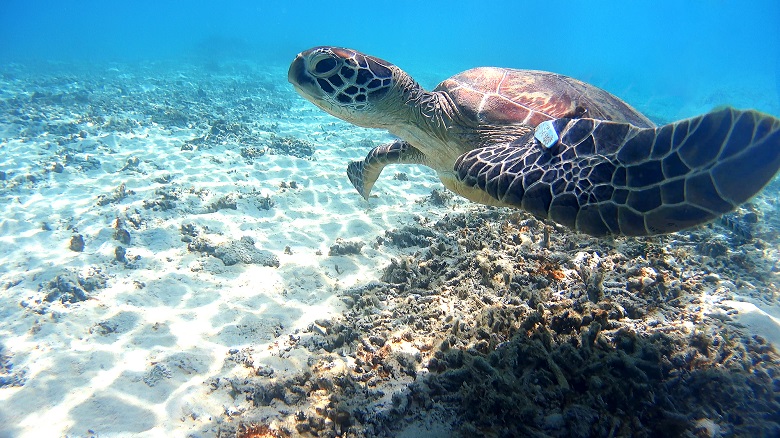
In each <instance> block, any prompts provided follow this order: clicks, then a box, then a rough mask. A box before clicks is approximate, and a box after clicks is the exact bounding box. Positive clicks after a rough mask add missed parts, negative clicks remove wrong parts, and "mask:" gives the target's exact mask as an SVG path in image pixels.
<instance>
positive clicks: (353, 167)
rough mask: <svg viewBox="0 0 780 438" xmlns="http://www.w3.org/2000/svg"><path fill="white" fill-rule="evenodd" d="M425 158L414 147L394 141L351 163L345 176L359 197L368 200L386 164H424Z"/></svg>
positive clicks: (403, 142)
mask: <svg viewBox="0 0 780 438" xmlns="http://www.w3.org/2000/svg"><path fill="white" fill-rule="evenodd" d="M424 160H425V156H424V155H423V154H422V153H421V152H420V151H419V150H417V149H415V147H414V146H412V145H410V144H409V143H407V142H405V141H403V140H396V141H394V142H392V143H386V144H383V145H381V146H377V147H375V148H374V149H371V151H370V152H369V153H368V155H366V158H364V159H363V160H359V161H353V162H351V163H349V165H348V166H347V176H348V177H349V180H350V181H351V182H352V185H353V186H355V189H357V191H358V193H360V196H362V197H363V198H364V199H366V200H368V195H369V194H370V193H371V189H372V188H373V187H374V183H375V182H376V180H377V179H378V178H379V174H381V173H382V169H384V168H385V166H387V165H388V164H425V163H424Z"/></svg>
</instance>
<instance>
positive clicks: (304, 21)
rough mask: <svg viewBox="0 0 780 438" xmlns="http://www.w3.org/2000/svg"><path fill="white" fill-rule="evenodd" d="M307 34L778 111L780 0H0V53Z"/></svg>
mask: <svg viewBox="0 0 780 438" xmlns="http://www.w3.org/2000/svg"><path fill="white" fill-rule="evenodd" d="M315 45H341V46H346V47H351V48H355V49H358V50H361V51H363V52H366V53H370V54H374V55H376V56H379V57H383V58H385V59H387V60H390V61H391V62H394V63H396V64H398V65H400V66H402V67H403V68H405V69H406V70H408V71H409V72H410V73H412V74H415V73H416V72H422V71H425V70H430V69H435V70H436V71H437V72H440V75H439V76H438V77H434V75H431V77H430V78H428V77H423V78H421V79H420V80H421V82H422V83H423V84H424V85H426V86H433V85H435V83H436V82H438V80H440V79H443V78H445V77H447V76H449V75H451V74H453V73H456V72H458V71H460V70H464V69H467V68H470V67H473V66H478V65H496V66H505V67H515V68H529V69H542V70H551V71H556V72H559V73H564V74H568V75H571V76H576V77H578V78H581V79H584V80H586V81H589V82H592V83H594V84H596V85H600V86H603V87H605V88H607V89H609V90H610V91H613V92H615V93H619V95H621V96H622V97H625V98H626V99H627V100H632V101H634V102H636V100H646V99H651V98H652V97H653V96H658V95H663V96H671V97H673V98H676V99H681V100H685V99H688V98H690V96H691V95H692V94H695V93H696V92H699V89H700V88H701V87H703V86H704V87H710V88H716V85H717V84H727V85H728V86H729V87H731V88H732V89H740V88H745V89H747V90H751V92H754V93H756V96H748V97H746V98H745V99H736V100H738V101H736V102H719V101H717V102H713V105H719V104H736V105H741V106H745V105H749V106H753V107H756V108H758V109H762V110H764V111H770V112H774V113H777V112H778V111H777V110H778V107H780V105H779V104H778V100H780V96H779V95H780V85H778V80H777V79H776V78H777V76H778V75H780V73H779V72H778V65H780V61H778V57H779V56H780V3H779V2H777V1H774V0H760V1H751V2H747V3H746V2H744V1H737V0H718V1H686V2H680V1H677V0H663V1H655V0H653V1H648V0H643V1H632V2H618V1H614V2H611V1H600V0H596V1H594V0H588V1H581V0H577V1H536V2H526V1H523V2H515V1H504V2H490V3H485V2H481V1H447V2H444V1H432V2H421V1H409V0H401V1H396V2H343V1H341V2H322V1H310V0H308V1H299V2H284V1H263V2H255V1H236V0H231V1H222V2H212V1H187V2H184V1H167V2H161V1H149V0H142V1H40V0H38V1H36V0H33V1H23V0H4V1H3V2H2V5H0V61H2V62H8V61H19V60H29V59H35V60H55V59H56V60H79V61H91V62H100V61H105V60H141V59H176V58H180V57H206V58H220V57H228V56H239V57H246V58H250V59H256V60H258V61H259V62H276V63H285V62H289V60H291V59H292V57H293V56H294V54H295V53H297V52H299V51H301V50H304V49H306V48H308V47H311V46H315ZM759 83H761V84H759ZM762 87H763V88H762ZM756 90H757V91H756ZM759 96H760V97H761V99H757V98H755V97H759ZM714 100H718V99H714ZM732 100H735V99H732ZM636 104H637V105H640V106H641V104H642V102H638V103H636ZM676 115H677V114H672V116H676Z"/></svg>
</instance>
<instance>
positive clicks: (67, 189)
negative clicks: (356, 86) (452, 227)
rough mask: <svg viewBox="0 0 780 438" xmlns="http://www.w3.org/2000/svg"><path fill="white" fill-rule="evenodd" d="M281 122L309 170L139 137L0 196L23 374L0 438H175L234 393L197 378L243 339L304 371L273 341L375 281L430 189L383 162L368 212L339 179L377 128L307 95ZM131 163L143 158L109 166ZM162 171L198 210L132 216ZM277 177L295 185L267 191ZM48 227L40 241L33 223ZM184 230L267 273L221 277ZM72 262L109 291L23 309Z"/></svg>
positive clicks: (4, 392) (180, 137)
mask: <svg viewBox="0 0 780 438" xmlns="http://www.w3.org/2000/svg"><path fill="white" fill-rule="evenodd" d="M280 77H282V78H283V77H284V76H283V75H280ZM290 93H291V96H290V97H291V98H292V97H293V94H292V90H291V91H290ZM290 120H291V121H290V122H289V123H288V124H286V125H285V126H281V127H280V133H281V135H294V136H298V137H300V138H303V139H307V140H310V141H313V142H314V143H315V145H316V148H317V152H316V154H315V160H314V161H309V160H304V159H299V158H295V157H291V156H286V155H270V154H266V155H265V156H263V157H261V158H258V159H256V160H255V161H254V162H253V163H247V162H246V161H245V160H244V159H243V158H242V157H241V156H240V155H239V154H238V148H237V147H235V145H231V146H232V147H228V146H218V147H214V148H212V149H208V150H199V151H181V150H180V149H181V146H182V144H184V142H185V141H186V140H188V139H191V138H194V137H195V136H197V135H198V134H199V133H197V132H194V131H186V130H184V131H178V132H170V131H166V130H164V129H161V128H157V127H149V128H145V129H143V131H142V132H140V133H138V134H134V135H127V134H121V133H120V134H107V135H105V134H104V135H101V136H99V137H98V138H94V137H89V138H88V139H86V140H84V141H82V142H81V143H80V144H78V145H69V147H72V148H74V149H78V150H81V151H83V152H81V154H79V155H80V156H81V157H82V158H86V157H87V156H94V157H95V158H97V159H98V160H99V161H100V163H101V166H100V168H99V169H94V170H90V171H87V172H80V171H78V170H75V169H74V168H72V167H70V166H65V169H64V171H63V172H62V173H49V174H48V175H46V176H47V179H46V180H45V181H41V182H39V183H38V184H35V185H32V184H29V183H22V184H20V185H18V186H17V187H14V188H12V189H6V190H3V192H2V193H3V204H4V205H5V207H4V208H3V213H2V215H1V216H0V231H1V234H2V236H1V237H0V245H2V248H3V250H2V252H0V284H2V285H4V287H3V288H2V289H0V338H1V339H2V342H3V345H4V347H5V349H6V352H5V353H6V354H10V355H12V357H13V360H12V362H13V366H14V369H15V370H24V373H25V374H24V376H25V378H26V379H27V380H26V384H25V385H24V386H21V387H6V388H3V389H0V406H1V407H0V436H30V437H32V436H36V437H39V436H61V435H63V434H68V435H74V436H81V435H87V434H91V432H89V430H92V431H94V432H95V433H97V434H99V435H100V436H121V435H133V434H134V433H140V432H143V434H144V436H182V435H183V432H182V431H183V430H191V429H196V428H197V423H198V422H208V421H209V420H210V419H211V418H212V417H216V416H219V415H221V414H222V413H223V412H225V410H226V409H230V408H231V407H232V403H233V401H232V400H229V399H227V398H224V396H220V395H210V394H209V387H208V386H207V385H206V384H204V382H206V380H207V379H208V378H209V377H212V376H218V375H224V374H225V373H226V370H224V369H223V366H224V363H225V362H224V359H225V357H226V355H227V353H228V350H230V349H242V348H245V347H248V346H252V347H253V348H254V349H255V350H257V351H267V354H266V355H265V356H266V357H265V358H262V359H260V360H267V361H268V363H269V364H273V366H274V368H277V369H279V368H280V367H289V368H292V367H298V368H301V369H303V368H304V367H306V357H285V359H280V358H279V357H276V356H275V355H278V354H279V353H278V352H279V349H278V348H276V347H274V346H275V345H277V344H283V343H284V341H285V340H286V339H288V337H289V334H291V333H293V332H294V331H295V330H296V329H301V328H305V327H306V326H307V325H309V324H310V323H311V322H312V321H314V320H315V319H317V318H327V317H329V316H333V315H335V314H337V313H338V312H339V310H340V309H341V308H342V306H343V304H342V303H341V302H340V300H338V299H337V298H335V295H334V292H335V291H337V290H338V289H339V288H344V287H349V286H352V285H354V284H357V283H363V282H367V281H370V280H373V279H377V278H378V276H379V275H380V274H381V267H382V266H384V265H385V264H386V263H387V262H388V261H389V258H390V256H391V255H392V254H388V252H387V249H383V251H382V252H378V251H376V250H374V249H373V248H371V246H370V243H371V242H373V241H375V239H376V237H378V236H382V235H383V233H384V231H385V230H386V229H391V228H395V227H398V226H401V225H402V224H404V223H409V222H412V221H413V216H414V215H415V214H417V213H416V211H417V210H420V211H423V210H428V209H424V208H422V207H420V206H418V204H416V203H415V200H418V199H420V198H422V197H424V196H426V195H428V194H430V190H431V188H433V187H438V183H437V180H436V179H435V177H434V176H433V175H432V173H431V172H427V171H425V170H423V169H421V168H419V167H397V168H394V169H390V171H388V172H387V174H386V175H385V178H384V179H383V180H382V181H380V182H379V183H378V184H377V186H376V187H375V189H374V193H376V194H378V195H379V197H378V198H375V199H372V201H371V205H370V206H369V205H368V204H367V203H366V202H365V201H364V200H363V199H362V198H361V197H360V196H358V195H357V193H356V191H355V190H354V188H353V187H352V186H351V185H350V183H349V181H348V179H347V178H346V172H345V168H346V164H347V163H348V162H349V161H350V160H353V159H358V158H362V157H363V156H364V155H365V153H366V152H367V149H366V147H365V146H364V147H358V146H354V144H357V143H358V142H359V141H360V140H363V139H364V138H369V137H370V138H374V139H376V138H380V139H381V138H383V135H382V134H381V133H377V132H369V131H366V130H362V129H359V128H355V127H352V126H350V125H348V124H346V123H343V122H340V121H337V120H335V119H333V118H331V117H329V116H326V115H324V114H322V113H321V112H320V111H318V110H316V109H315V108H313V107H312V106H311V105H310V104H308V103H307V102H304V101H303V100H302V99H297V100H296V102H295V108H294V111H293V113H292V114H291V116H290ZM350 144H353V145H352V146H350ZM377 144H378V143H377ZM40 148H41V145H33V144H29V143H23V142H20V141H17V140H14V139H8V141H7V142H4V143H3V144H2V155H0V167H1V168H2V169H4V170H6V171H8V170H13V175H11V173H9V179H12V178H13V177H14V176H18V175H24V174H25V173H27V172H30V173H36V172H37V173H40V169H41V167H48V166H49V164H50V162H47V160H48V159H50V158H52V157H51V156H45V157H44V158H42V157H40V156H39V155H38V153H39V150H40ZM129 159H138V160H139V162H138V165H137V166H135V167H134V168H133V169H125V170H122V169H123V168H124V167H125V165H126V163H127V161H128V160H129ZM400 171H405V172H408V174H409V181H391V177H392V175H393V172H400ZM168 175H172V176H173V181H172V183H171V184H174V185H178V186H180V187H182V188H185V189H186V188H188V187H194V188H195V189H205V190H206V191H207V193H205V194H204V195H202V199H199V198H198V196H196V195H188V196H186V197H185V198H183V200H182V201H181V202H177V208H175V209H172V210H167V211H154V210H152V209H144V208H143V206H142V204H143V201H144V200H145V199H154V198H155V195H154V191H155V190H156V189H158V188H160V187H163V185H164V184H161V183H156V182H154V180H155V179H156V178H161V177H164V176H168ZM290 181H295V182H296V183H297V185H298V188H295V189H291V188H286V189H283V188H280V184H281V183H282V182H290ZM121 183H124V184H125V185H126V188H127V190H128V191H129V190H132V191H133V192H134V194H130V195H128V196H127V197H126V198H125V199H123V200H122V201H120V202H118V203H116V204H113V203H109V204H106V205H103V206H99V205H97V202H96V200H97V198H98V196H99V195H109V194H111V192H112V191H113V190H115V189H116V188H117V187H118V186H119V185H120V184H121ZM9 185H10V184H9ZM229 193H234V194H241V195H243V198H242V199H239V200H238V202H237V209H236V210H231V209H222V210H219V211H217V212H213V213H208V212H205V211H204V207H205V206H207V205H209V204H210V203H211V202H213V201H214V200H216V199H218V198H220V197H221V196H224V195H226V194H229ZM264 196H270V197H271V199H272V201H273V202H274V206H273V207H272V208H271V209H269V210H262V209H260V208H259V207H258V205H259V199H260V198H261V197H264ZM135 209H138V210H139V211H140V213H141V217H142V218H143V220H144V221H145V223H144V224H143V226H142V227H141V229H140V230H135V229H134V228H132V227H130V226H127V229H128V230H129V231H130V234H131V238H132V241H131V244H130V245H126V247H127V257H128V258H129V259H130V258H134V257H137V256H139V257H140V259H138V260H137V261H135V262H133V265H135V269H127V268H125V267H124V266H123V264H122V263H118V262H116V261H115V260H114V249H115V247H116V246H117V245H120V243H119V242H117V241H116V240H114V238H113V233H114V228H113V222H114V220H115V218H117V217H122V216H123V215H124V214H125V213H126V212H132V211H134V210H135ZM425 213H426V214H429V213H428V212H427V211H426V212H425ZM44 222H45V223H47V224H49V226H50V227H51V230H50V231H46V230H43V229H42V224H43V223H44ZM183 224H195V225H197V226H199V227H208V230H209V231H208V233H209V236H210V237H211V238H212V239H213V240H215V241H219V240H220V239H223V240H224V239H238V238H240V237H241V236H250V237H252V238H253V239H254V241H255V246H256V247H257V248H261V249H265V250H269V251H271V252H273V253H274V254H275V255H276V256H277V257H278V258H279V260H280V266H279V267H278V268H274V267H264V266H259V265H244V264H237V265H233V266H225V265H224V264H223V263H222V261H220V260H218V259H216V258H215V257H211V256H207V255H203V254H201V253H197V252H190V251H188V249H187V244H186V243H185V242H182V240H181V238H182V234H181V231H180V228H181V226H182V225H183ZM73 228H75V229H76V230H78V233H80V234H82V235H83V237H84V240H85V242H86V248H85V250H84V252H83V253H79V252H75V251H72V250H71V249H69V242H70V238H71V236H72V235H73V234H74V232H73V231H72V229H73ZM337 238H343V239H346V240H349V239H357V240H360V241H362V242H366V243H368V244H367V245H366V246H364V247H363V249H362V252H361V254H360V255H356V256H328V251H329V247H330V246H331V245H333V244H334V243H335V241H336V239H337ZM285 247H289V249H290V251H291V254H286V253H285ZM67 269H72V270H75V271H78V272H85V273H86V272H87V271H88V270H91V269H92V270H94V269H96V270H99V271H100V272H101V273H102V274H103V275H104V276H106V278H107V287H106V288H105V289H101V290H97V291H94V292H92V293H89V295H90V296H91V297H92V298H91V299H89V300H88V301H85V302H81V303H77V304H73V305H68V306H65V305H63V304H61V303H59V302H57V301H55V302H54V303H51V304H50V305H49V306H48V311H46V312H45V313H44V314H43V315H39V314H36V313H35V312H31V311H30V310H27V309H25V308H24V307H22V306H20V302H21V301H26V302H31V303H34V302H35V301H36V300H41V299H42V298H43V296H44V295H45V292H46V291H45V290H42V289H46V288H45V287H44V288H42V287H41V285H42V284H44V283H48V282H49V281H50V280H52V279H53V278H54V277H56V276H57V275H58V274H61V273H63V272H64V271H65V270H67ZM36 306H40V304H37V305H36V304H33V305H31V307H36ZM101 322H103V323H106V322H107V324H106V326H107V327H111V329H110V330H111V333H105V330H103V329H102V328H101V326H98V325H97V324H98V323H101ZM301 351H302V350H295V354H296V355H298V356H300V355H301V354H302V353H301ZM254 356H255V357H256V358H257V356H258V355H257V354H255V355H254ZM158 364H160V365H162V367H160V366H158ZM245 372H246V370H245V369H244V370H242V369H238V368H237V369H236V373H238V374H239V375H240V373H245Z"/></svg>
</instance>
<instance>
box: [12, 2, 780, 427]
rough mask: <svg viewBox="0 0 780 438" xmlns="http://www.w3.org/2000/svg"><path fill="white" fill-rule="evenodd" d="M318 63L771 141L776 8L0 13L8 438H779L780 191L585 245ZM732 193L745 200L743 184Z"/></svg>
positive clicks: (346, 7)
mask: <svg viewBox="0 0 780 438" xmlns="http://www.w3.org/2000/svg"><path fill="white" fill-rule="evenodd" d="M319 45H334V46H343V47H348V48H352V49H356V50H359V51H361V52H364V53H366V54H370V55H373V56H377V57H380V58H382V59H385V60H387V61H389V62H391V63H394V64H396V65H398V66H399V67H401V68H402V69H404V70H405V71H406V72H408V73H409V74H410V75H411V76H412V77H414V78H415V79H416V80H417V81H418V82H420V84H421V85H423V86H424V87H425V88H426V89H432V88H434V87H435V86H436V84H438V83H439V82H440V81H442V80H444V79H446V78H447V77H449V76H451V75H453V74H456V73H458V72H460V71H463V70H466V69H469V68H472V67H476V66H499V67H510V68H520V69H538V70H548V71H554V72H557V73H561V74H565V75H569V76H573V77H575V78H577V79H581V80H583V81H586V82H589V83H591V84H593V85H596V86H599V87H602V88H605V89H606V90H608V91H610V92H611V93H613V94H615V95H617V96H618V97H620V98H621V99H623V100H625V101H626V102H628V103H629V104H630V105H632V106H633V107H634V108H636V109H638V110H639V111H641V112H643V113H644V114H645V115H647V116H648V117H649V118H650V119H652V120H653V121H654V122H656V123H659V124H661V123H668V122H672V121H675V120H679V119H682V118H687V117H692V116H696V115H699V114H702V113H705V112H707V111H710V110H712V109H714V108H718V107H721V106H734V107H736V108H741V109H748V108H752V109H757V110H759V111H762V112H765V113H768V114H771V115H773V116H775V117H778V116H780V2H778V1H772V0H760V1H750V2H745V1H737V0H708V1H705V0H691V1H677V0H660V1H657V0H656V1H645V0H642V1H603V0H589V1H581V0H572V1H541V0H539V1H508V0H507V1H497V2H477V1H459V0H453V1H429V2H422V1H409V0H399V1H395V2H379V1H374V2H365V1H362V2H353V1H340V2H333V1H330V2H329V1H312V0H303V1H297V2H284V1H261V2H256V1H235V0H231V1H221V2H216V1H174V0H171V1H147V0H141V1H91V0H90V1H75V0H73V1H69V0H62V1H38V0H31V1H21V0H3V1H2V2H0V438H5V437H38V436H73V437H76V436H89V437H95V436H112V437H113V436H122V437H124V436H160V437H168V436H192V437H214V436H218V437H233V436H239V437H259V436H265V437H287V436H332V437H334V436H354V437H362V436H365V437H375V436H393V437H395V436H399V437H417V436H435V437H449V436H498V437H504V436H507V437H508V436H542V435H544V436H561V437H563V436H581V437H587V436H702V437H718V436H750V437H753V436H763V437H776V436H780V356H779V355H778V353H777V348H778V347H777V346H778V345H780V264H779V262H778V260H780V194H779V193H778V191H779V190H780V180H778V178H775V179H774V180H773V181H772V182H771V183H770V184H769V185H768V186H767V187H766V188H765V189H764V190H763V191H762V192H761V193H760V194H759V195H758V196H756V197H755V198H754V199H752V200H751V201H750V202H748V203H746V204H745V205H743V206H741V207H740V208H738V209H737V210H736V211H735V212H733V213H731V214H728V215H726V216H724V218H723V219H720V220H716V221H714V222H712V223H711V224H707V225H705V226H701V227H696V228H693V229H691V230H686V231H683V232H680V233H674V234H671V235H667V236H657V237H649V238H615V239H611V238H610V239H596V238H592V237H589V236H585V235H580V234H576V233H573V232H571V231H567V230H565V229H563V228H562V227H557V226H554V225H550V224H546V223H544V222H542V221H539V220H536V219H534V218H533V217H531V216H530V215H529V214H526V213H524V212H520V211H513V210H508V209H502V208H491V207H485V206H480V205H475V204H472V203H469V202H467V201H465V200H463V199H461V198H458V197H457V196H455V195H453V194H452V193H450V192H447V191H446V190H444V188H443V186H442V185H441V183H440V181H439V180H438V178H437V177H436V175H435V174H434V173H433V172H431V171H430V169H427V168H423V167H421V166H397V167H395V166H394V167H393V168H392V169H388V170H386V171H385V173H384V174H383V176H382V177H381V178H380V180H379V181H378V182H377V185H376V187H375V188H374V193H376V195H377V196H375V197H372V198H371V199H370V200H369V202H368V203H367V202H366V201H365V200H363V199H362V198H361V197H360V196H359V195H358V194H357V193H356V192H355V190H354V188H353V187H352V186H351V185H350V183H349V180H348V179H347V177H346V171H345V170H346V166H347V163H349V162H350V161H351V160H357V159H362V158H363V157H364V156H365V154H366V153H367V152H368V151H369V150H370V149H371V148H372V147H374V146H377V145H379V144H382V143H385V142H388V141H390V140H391V138H392V137H391V136H390V135H389V134H387V133H386V132H382V131H378V130H370V129H363V128H359V127H355V126H353V125H350V124H348V123H346V122H343V121H341V120H338V119H336V118H334V117H332V116H330V115H328V114H325V113H324V112H322V111H320V110H319V109H317V108H316V107H314V106H313V105H311V104H310V103H309V102H307V101H305V100H304V99H303V98H301V97H300V96H298V95H297V94H296V93H295V91H294V90H293V88H292V86H291V85H290V84H289V83H288V81H287V68H288V66H289V65H290V62H291V61H292V60H293V59H294V58H295V56H296V55H297V54H298V53H299V52H301V51H303V50H306V49H309V48H311V47H314V46H319ZM738 177H739V175H735V178H738Z"/></svg>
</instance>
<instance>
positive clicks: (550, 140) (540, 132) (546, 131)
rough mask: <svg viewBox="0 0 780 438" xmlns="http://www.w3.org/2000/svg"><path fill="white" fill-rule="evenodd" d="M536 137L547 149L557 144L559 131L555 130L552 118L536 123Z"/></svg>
mask: <svg viewBox="0 0 780 438" xmlns="http://www.w3.org/2000/svg"><path fill="white" fill-rule="evenodd" d="M534 137H536V139H537V140H539V142H540V143H542V144H543V145H544V147H546V148H547V149H549V148H551V147H553V146H555V144H556V143H558V133H557V132H555V127H553V124H552V120H547V121H544V122H542V123H540V124H538V125H536V131H535V132H534Z"/></svg>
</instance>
